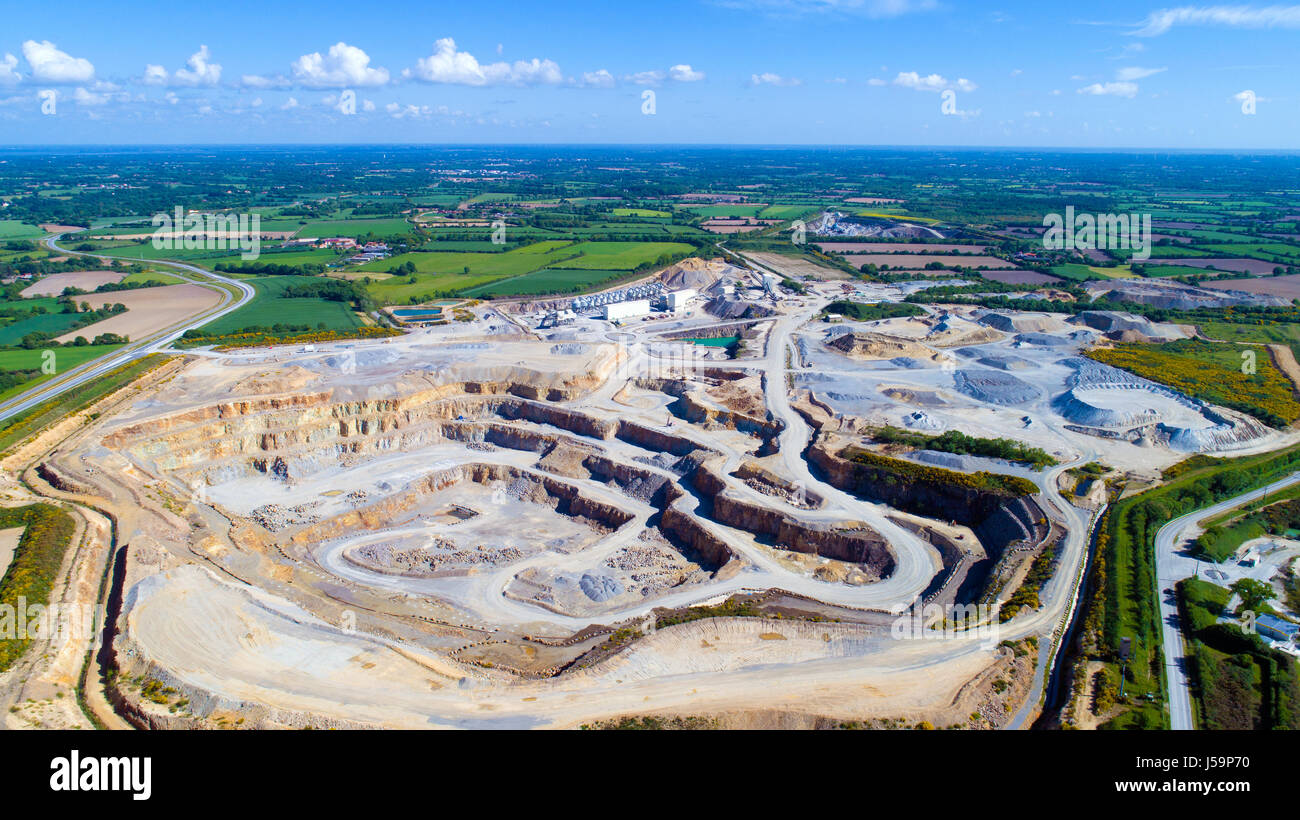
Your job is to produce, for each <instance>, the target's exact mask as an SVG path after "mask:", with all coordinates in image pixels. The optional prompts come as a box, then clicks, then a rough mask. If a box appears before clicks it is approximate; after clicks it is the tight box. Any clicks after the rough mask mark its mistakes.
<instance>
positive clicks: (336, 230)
mask: <svg viewBox="0 0 1300 820" xmlns="http://www.w3.org/2000/svg"><path fill="white" fill-rule="evenodd" d="M411 230H412V227H411V223H409V222H407V221H406V220H405V219H392V218H389V219H340V220H319V221H315V222H309V223H307V224H306V225H304V226H303V228H302V230H300V231H299V232H298V236H299V237H300V238H303V239H315V238H319V237H325V236H365V235H366V234H374V235H376V236H394V235H397V234H407V233H410V232H411Z"/></svg>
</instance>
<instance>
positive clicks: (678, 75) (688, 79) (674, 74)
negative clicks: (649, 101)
mask: <svg viewBox="0 0 1300 820" xmlns="http://www.w3.org/2000/svg"><path fill="white" fill-rule="evenodd" d="M623 79H624V81H626V82H629V83H632V84H633V85H659V84H661V83H663V81H664V80H672V81H673V82H676V83H694V82H699V81H700V80H703V79H704V72H703V71H696V70H695V69H693V68H691V67H690V66H689V65H685V64H679V65H675V66H672V67H671V68H669V69H668V70H667V71H659V70H654V71H638V72H637V73H635V74H628V75H626V76H624V77H623Z"/></svg>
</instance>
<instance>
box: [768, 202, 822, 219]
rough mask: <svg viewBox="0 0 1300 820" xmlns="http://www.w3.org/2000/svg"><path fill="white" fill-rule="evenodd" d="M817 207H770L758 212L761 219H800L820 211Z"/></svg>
mask: <svg viewBox="0 0 1300 820" xmlns="http://www.w3.org/2000/svg"><path fill="white" fill-rule="evenodd" d="M818 210H819V209H818V207H817V206H816V205H769V206H767V207H766V208H764V209H763V210H761V211H759V212H758V218H759V219H800V218H802V217H805V216H808V215H810V214H815V213H817V211H818Z"/></svg>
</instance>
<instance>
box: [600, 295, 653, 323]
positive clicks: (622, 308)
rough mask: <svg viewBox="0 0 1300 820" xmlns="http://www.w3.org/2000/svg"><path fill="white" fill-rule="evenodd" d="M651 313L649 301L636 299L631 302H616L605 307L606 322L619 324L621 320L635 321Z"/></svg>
mask: <svg viewBox="0 0 1300 820" xmlns="http://www.w3.org/2000/svg"><path fill="white" fill-rule="evenodd" d="M649 313H650V300H649V299H634V300H632V301H630V302H614V303H612V304H608V305H605V313H604V316H605V321H607V322H617V321H619V320H621V319H634V318H636V317H637V316H646V315H649Z"/></svg>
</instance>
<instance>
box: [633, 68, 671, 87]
mask: <svg viewBox="0 0 1300 820" xmlns="http://www.w3.org/2000/svg"><path fill="white" fill-rule="evenodd" d="M623 79H625V80H627V81H628V82H630V83H633V84H635V85H659V84H660V83H662V82H663V81H664V73H663V72H662V71H638V72H637V73H635V74H629V75H628V76H626V77H624V78H623Z"/></svg>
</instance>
